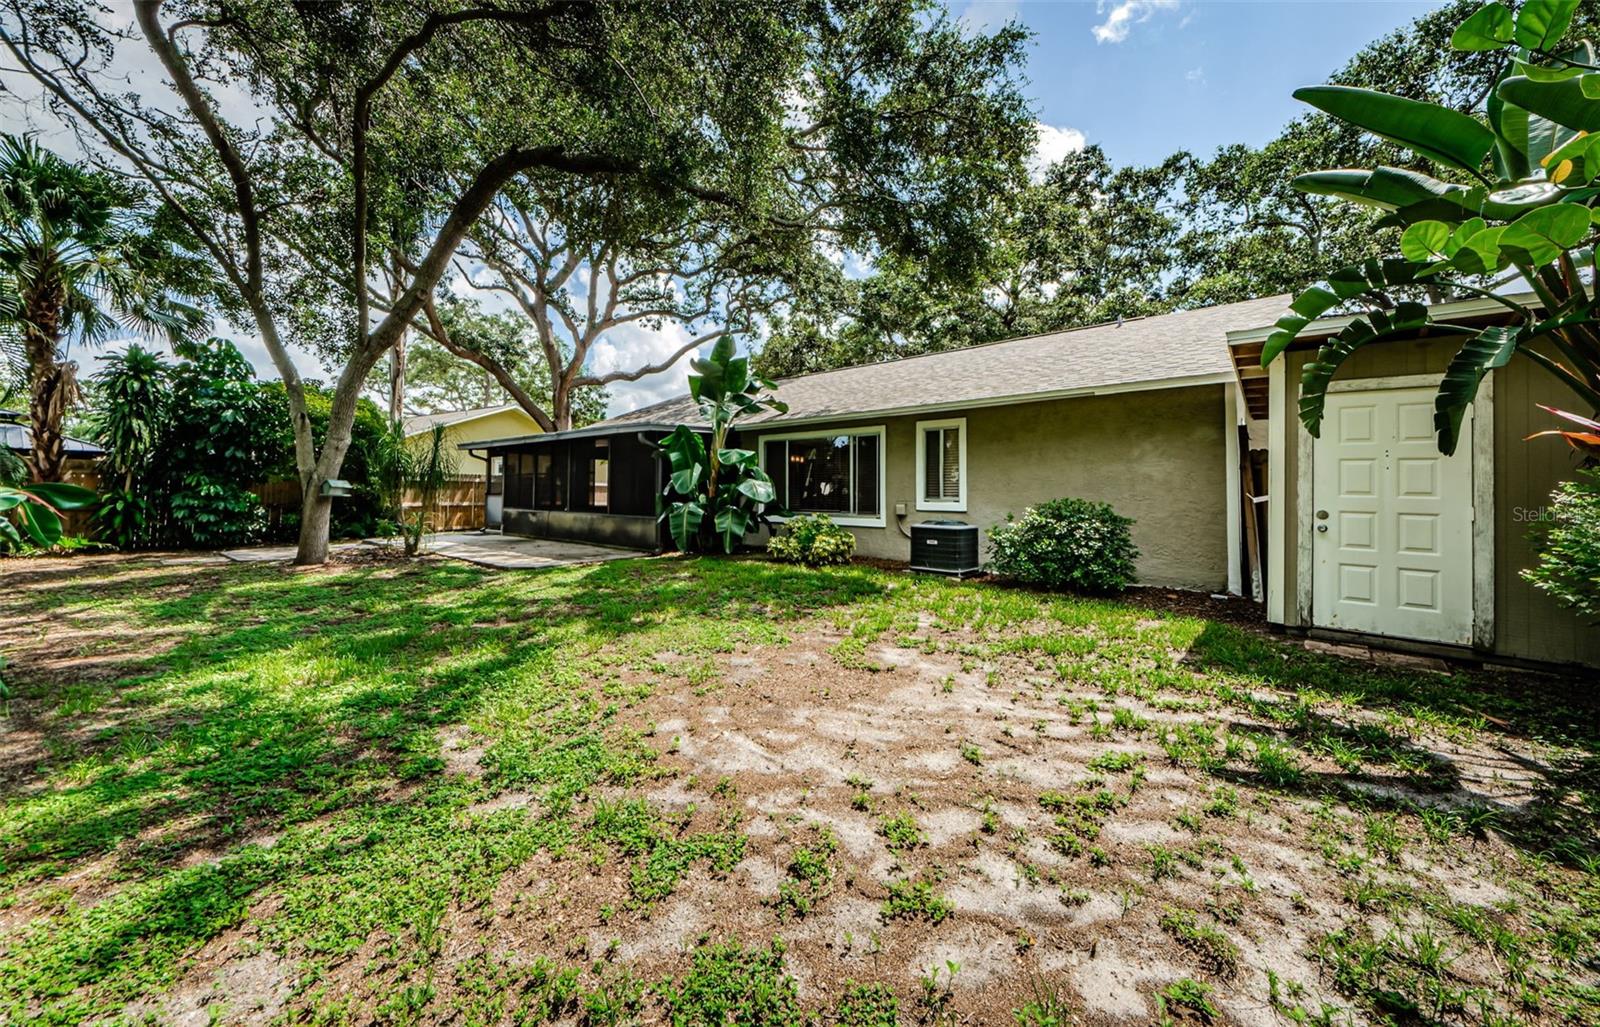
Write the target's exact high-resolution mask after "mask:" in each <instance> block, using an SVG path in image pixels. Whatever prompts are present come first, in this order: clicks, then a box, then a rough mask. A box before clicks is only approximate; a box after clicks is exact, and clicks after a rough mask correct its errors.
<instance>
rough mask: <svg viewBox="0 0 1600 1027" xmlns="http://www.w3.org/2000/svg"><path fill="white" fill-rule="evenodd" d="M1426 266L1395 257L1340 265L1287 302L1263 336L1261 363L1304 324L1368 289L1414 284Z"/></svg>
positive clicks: (1268, 361)
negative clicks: (1284, 310) (1273, 327)
mask: <svg viewBox="0 0 1600 1027" xmlns="http://www.w3.org/2000/svg"><path fill="white" fill-rule="evenodd" d="M1425 269H1426V265H1422V264H1416V263H1413V262H1411V261H1409V260H1404V259H1402V258H1399V257H1390V258H1388V259H1385V260H1365V261H1362V262H1361V263H1359V264H1351V265H1349V266H1348V267H1343V268H1340V269H1339V270H1338V271H1335V272H1334V273H1333V274H1331V275H1329V276H1328V279H1327V280H1326V281H1323V282H1319V283H1317V284H1316V285H1313V286H1311V287H1310V288H1308V289H1306V290H1305V291H1304V292H1302V293H1301V294H1300V295H1298V296H1296V297H1295V298H1294V302H1293V303H1292V304H1290V305H1289V313H1287V314H1285V315H1283V316H1282V317H1280V318H1278V323H1277V329H1278V330H1277V331H1275V332H1273V333H1272V334H1271V335H1270V336H1268V337H1267V342H1266V345H1265V346H1263V347H1262V350H1261V366H1262V367H1266V366H1267V365H1268V364H1271V363H1272V362H1273V361H1274V360H1276V359H1277V358H1278V356H1279V354H1281V353H1282V352H1283V351H1284V350H1286V349H1288V348H1289V344H1290V343H1291V342H1293V341H1294V340H1295V339H1296V338H1297V337H1298V336H1299V335H1300V333H1301V332H1302V331H1304V330H1305V327H1306V325H1308V324H1310V323H1311V322H1313V321H1315V320H1316V319H1317V318H1319V317H1322V316H1323V315H1325V314H1327V313H1328V312H1329V311H1331V310H1333V309H1334V308H1335V307H1337V306H1339V305H1340V304H1341V303H1345V302H1347V301H1349V300H1352V299H1354V298H1356V297H1357V296H1361V295H1364V294H1366V293H1370V292H1378V291H1381V290H1383V289H1386V288H1389V287H1391V286H1396V285H1415V284H1416V283H1417V277H1418V273H1419V272H1421V271H1423V270H1425Z"/></svg>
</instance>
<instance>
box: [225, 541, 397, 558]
mask: <svg viewBox="0 0 1600 1027" xmlns="http://www.w3.org/2000/svg"><path fill="white" fill-rule="evenodd" d="M364 545H366V543H365V542H335V543H333V544H332V545H331V546H329V547H328V551H329V552H330V553H336V552H339V551H341V550H344V549H356V548H359V547H361V546H364ZM295 552H296V548H295V547H294V546H292V545H291V546H247V547H245V548H243V549H224V550H222V553H221V555H222V556H225V557H227V558H228V559H229V560H232V561H233V562H234V563H288V562H289V561H290V560H293V559H294V554H295Z"/></svg>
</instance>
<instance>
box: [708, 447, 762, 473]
mask: <svg viewBox="0 0 1600 1027" xmlns="http://www.w3.org/2000/svg"><path fill="white" fill-rule="evenodd" d="M756 462H757V461H756V451H755V450H753V449H719V450H717V463H719V464H722V465H723V466H725V467H737V468H740V469H744V468H748V467H754V466H755V465H756Z"/></svg>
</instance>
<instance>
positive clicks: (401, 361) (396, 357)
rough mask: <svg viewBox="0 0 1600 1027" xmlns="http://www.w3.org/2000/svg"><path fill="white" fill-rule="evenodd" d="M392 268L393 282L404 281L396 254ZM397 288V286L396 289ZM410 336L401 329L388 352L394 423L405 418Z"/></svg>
mask: <svg viewBox="0 0 1600 1027" xmlns="http://www.w3.org/2000/svg"><path fill="white" fill-rule="evenodd" d="M393 266H394V270H393V273H394V280H395V282H396V283H399V282H402V281H404V280H405V269H404V268H402V267H401V266H400V255H399V254H398V253H396V254H394V261H393ZM398 287H399V286H398V284H397V285H396V288H397V289H398ZM399 298H400V297H399V296H394V297H391V301H393V300H398V299H399ZM410 334H411V333H410V332H408V331H406V330H405V329H403V328H402V329H401V330H400V336H399V338H397V339H396V340H395V343H394V349H393V350H391V351H390V352H389V420H390V421H394V422H398V421H400V420H401V419H402V418H404V417H405V416H406V336H408V335H410Z"/></svg>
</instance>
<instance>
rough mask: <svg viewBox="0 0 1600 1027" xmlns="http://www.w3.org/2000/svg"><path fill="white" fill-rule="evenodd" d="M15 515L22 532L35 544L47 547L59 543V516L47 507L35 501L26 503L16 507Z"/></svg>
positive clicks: (60, 529) (60, 527) (60, 530)
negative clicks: (30, 537)
mask: <svg viewBox="0 0 1600 1027" xmlns="http://www.w3.org/2000/svg"><path fill="white" fill-rule="evenodd" d="M16 514H17V519H18V520H20V521H21V522H22V527H23V530H24V531H26V532H27V533H28V534H29V535H30V536H32V537H33V541H34V542H36V543H37V544H39V545H41V546H46V547H48V546H53V545H55V544H56V543H57V542H60V541H61V532H62V526H61V515H60V514H58V513H56V512H55V511H54V510H53V509H51V508H50V507H49V506H46V505H45V504H44V503H40V502H37V501H32V502H27V503H23V504H22V505H21V506H19V507H17V510H16Z"/></svg>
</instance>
